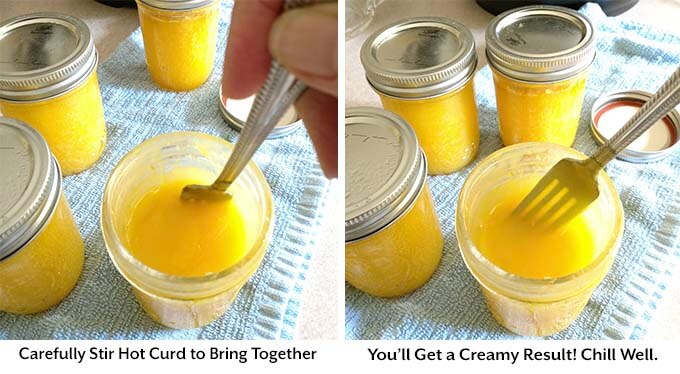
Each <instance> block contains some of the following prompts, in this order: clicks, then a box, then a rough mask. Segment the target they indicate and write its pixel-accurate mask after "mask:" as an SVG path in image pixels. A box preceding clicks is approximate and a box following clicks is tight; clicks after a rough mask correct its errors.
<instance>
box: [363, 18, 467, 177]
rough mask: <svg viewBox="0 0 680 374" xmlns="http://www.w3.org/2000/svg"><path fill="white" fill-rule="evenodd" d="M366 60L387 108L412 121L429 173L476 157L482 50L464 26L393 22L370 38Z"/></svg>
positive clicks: (426, 20) (453, 167) (433, 21)
mask: <svg viewBox="0 0 680 374" xmlns="http://www.w3.org/2000/svg"><path fill="white" fill-rule="evenodd" d="M361 63H362V64H363V66H364V70H365V71H366V79H367V80H368V82H369V84H370V85H371V86H372V87H373V89H374V90H375V91H376V92H377V93H378V96H380V100H381V102H382V105H383V108H385V109H387V110H390V111H392V112H394V113H397V114H398V115H399V116H401V117H402V118H404V119H405V120H406V121H407V122H408V123H409V124H410V125H411V126H413V129H414V130H415V132H416V134H417V136H418V141H419V143H420V146H421V147H422V149H423V152H425V156H427V161H428V173H429V174H449V173H451V172H453V171H455V170H458V169H461V168H462V167H464V166H465V165H467V164H469V163H470V162H471V161H472V160H473V159H474V158H475V156H476V155H477V148H478V146H479V124H478V121H477V104H476V102H475V92H474V88H473V81H472V78H473V76H474V72H475V68H476V66H477V55H476V54H475V41H474V38H473V37H472V33H470V31H469V30H468V29H467V28H466V27H465V26H463V25H462V24H460V23H458V22H455V21H453V20H450V19H447V18H439V17H425V18H412V19H408V20H402V21H399V22H396V23H393V24H391V25H389V26H387V27H385V28H382V29H380V30H378V31H376V32H375V33H373V34H372V35H371V36H369V37H368V39H366V41H365V42H364V44H363V46H362V48H361Z"/></svg>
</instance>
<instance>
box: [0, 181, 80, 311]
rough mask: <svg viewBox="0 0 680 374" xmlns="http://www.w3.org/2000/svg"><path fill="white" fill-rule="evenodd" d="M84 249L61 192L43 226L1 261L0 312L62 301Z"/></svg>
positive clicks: (35, 308) (75, 277) (33, 308)
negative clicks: (29, 239)
mask: <svg viewBox="0 0 680 374" xmlns="http://www.w3.org/2000/svg"><path fill="white" fill-rule="evenodd" d="M83 251H84V249H83V240H82V239H81V237H80V233H79V232H78V228H77V227H76V224H75V221H74V220H73V215H72V214H71V210H70V209H69V206H68V203H67V202H66V198H65V197H64V195H63V193H62V194H61V196H60V197H59V201H58V203H57V207H56V210H55V211H54V213H53V215H52V217H50V219H49V221H48V222H47V223H46V224H45V227H44V229H43V230H42V231H41V232H40V233H38V235H37V236H36V237H34V238H33V239H32V240H31V241H30V242H29V243H28V244H26V245H25V246H24V247H23V248H21V249H19V251H18V252H16V253H14V254H13V255H11V256H10V257H8V258H6V259H4V260H3V261H0V311H5V312H10V313H17V314H32V313H38V312H42V311H45V310H47V309H49V308H51V307H53V306H54V305H56V304H58V303H59V302H61V301H62V300H63V299H64V298H65V297H66V296H67V295H68V294H69V293H70V292H71V290H72V289H73V288H74V287H75V285H76V283H77V282H78V278H79V277H80V273H81V271H82V268H83V261H84V252H83Z"/></svg>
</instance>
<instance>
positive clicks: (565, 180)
mask: <svg viewBox="0 0 680 374" xmlns="http://www.w3.org/2000/svg"><path fill="white" fill-rule="evenodd" d="M678 103H680V68H679V69H678V70H676V71H675V73H673V75H671V77H670V78H668V80H667V81H666V82H665V83H664V84H663V85H662V86H661V88H659V90H658V91H657V92H656V93H655V94H654V96H652V98H651V99H650V100H649V101H648V102H647V103H645V104H644V105H643V106H642V108H640V110H639V111H638V112H637V113H636V114H635V115H634V116H633V117H632V118H631V119H630V120H628V122H626V124H625V125H624V126H623V127H622V128H621V129H619V131H617V132H616V134H614V136H612V137H611V138H610V139H609V140H607V142H605V143H604V144H603V145H602V146H601V147H599V148H598V149H597V150H596V151H595V154H593V155H592V156H591V157H589V158H587V159H585V160H576V159H571V158H565V159H562V160H560V161H559V162H558V163H557V164H555V166H553V167H552V168H551V169H550V170H549V171H548V173H547V174H546V175H545V176H543V178H541V180H539V181H538V183H537V184H536V186H535V187H534V188H533V189H532V190H531V192H529V194H528V195H527V196H526V197H525V198H524V199H523V200H522V201H521V202H520V203H519V205H518V206H517V207H516V208H515V210H514V211H513V213H512V214H514V215H516V216H519V217H521V218H523V219H525V220H528V221H529V222H531V224H533V225H534V226H537V227H542V228H545V229H548V230H550V229H555V228H558V227H560V226H562V225H564V224H565V223H567V222H569V221H570V220H571V219H572V218H574V217H575V216H577V215H578V214H579V213H581V212H582V211H583V210H585V209H586V208H587V207H588V205H590V203H592V202H593V201H595V199H597V197H598V196H599V194H600V191H599V188H598V184H597V176H598V174H599V172H600V170H602V168H603V167H604V166H605V165H606V164H607V162H609V161H611V160H612V159H613V158H614V157H615V156H616V155H617V154H618V153H619V152H621V151H622V150H624V149H625V148H626V147H627V146H628V145H629V144H630V143H632V142H633V141H634V140H635V139H637V138H638V137H639V136H640V135H642V134H644V132H645V131H647V130H648V129H649V128H650V127H651V126H652V125H653V124H654V123H656V122H657V121H658V120H660V119H661V118H663V117H664V116H666V115H667V114H668V113H669V112H670V111H671V110H673V108H674V107H675V106H676V105H678Z"/></svg>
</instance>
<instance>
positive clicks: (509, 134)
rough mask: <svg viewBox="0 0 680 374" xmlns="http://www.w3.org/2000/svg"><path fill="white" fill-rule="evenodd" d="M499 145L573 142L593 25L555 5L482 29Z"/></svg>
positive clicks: (591, 54)
mask: <svg viewBox="0 0 680 374" xmlns="http://www.w3.org/2000/svg"><path fill="white" fill-rule="evenodd" d="M486 55H487V59H488V61H489V66H490V67H491V71H492V73H493V79H494V86H495V88H496V104H497V107H498V123H499V128H500V134H501V138H502V140H503V144H505V145H511V144H516V143H521V142H550V143H556V144H561V145H566V146H571V145H572V144H573V142H574V139H575V137H576V130H577V129H578V124H579V119H580V117H581V105H582V103H583V95H584V92H585V86H586V78H587V77H588V69H589V67H590V65H591V64H592V63H593V60H594V59H595V38H594V30H593V26H592V25H591V24H590V21H588V19H587V18H586V17H585V16H583V15H582V14H580V13H578V12H576V11H573V10H571V9H568V8H563V7H557V6H543V5H540V6H539V5H536V6H527V7H522V8H517V9H514V10H510V11H507V12H505V13H502V14H500V15H498V16H497V17H496V18H494V19H493V21H492V22H491V23H490V24H489V26H488V27H487V29H486Z"/></svg>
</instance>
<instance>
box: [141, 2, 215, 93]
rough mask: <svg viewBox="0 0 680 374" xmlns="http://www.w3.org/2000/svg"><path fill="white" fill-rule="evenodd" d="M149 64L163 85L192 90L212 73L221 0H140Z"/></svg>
mask: <svg viewBox="0 0 680 374" xmlns="http://www.w3.org/2000/svg"><path fill="white" fill-rule="evenodd" d="M137 9H138V10H139V23H140V25H141V27H142V37H143V39H144V53H145V54H146V65H147V67H148V69H149V73H150V74H151V78H152V79H153V80H154V82H156V84H158V85H159V86H160V87H161V88H163V89H166V90H171V91H189V90H193V89H194V88H197V87H200V86H201V85H202V84H203V83H204V82H205V81H206V80H207V79H208V77H209V76H210V72H212V69H213V63H214V60H215V49H216V48H217V24H218V20H219V18H220V0H179V1H177V0H137Z"/></svg>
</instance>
